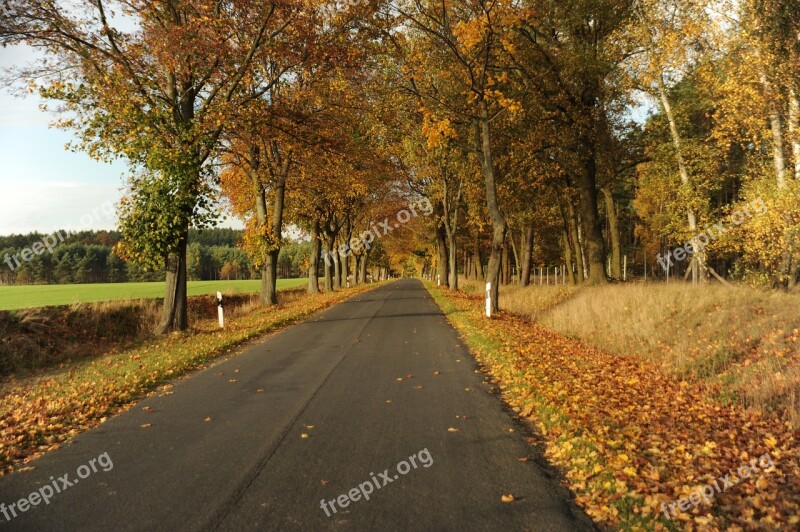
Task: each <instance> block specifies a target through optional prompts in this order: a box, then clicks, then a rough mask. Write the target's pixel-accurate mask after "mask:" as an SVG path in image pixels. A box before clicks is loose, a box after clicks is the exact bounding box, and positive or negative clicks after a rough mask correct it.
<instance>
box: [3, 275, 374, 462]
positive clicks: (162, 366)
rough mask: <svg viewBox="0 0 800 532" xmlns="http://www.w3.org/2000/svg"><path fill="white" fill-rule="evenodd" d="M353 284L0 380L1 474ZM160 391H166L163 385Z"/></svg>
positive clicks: (341, 295) (325, 303) (345, 294)
mask: <svg viewBox="0 0 800 532" xmlns="http://www.w3.org/2000/svg"><path fill="white" fill-rule="evenodd" d="M375 286H376V285H364V286H360V287H357V288H351V289H347V290H342V291H340V292H330V293H324V294H316V295H308V296H304V297H302V298H300V299H298V300H295V301H290V302H288V303H286V304H285V305H280V306H278V307H272V308H261V309H258V310H255V311H253V312H251V313H249V314H247V315H244V316H241V317H238V318H236V319H232V320H228V321H227V323H226V328H225V330H224V332H221V331H220V330H219V326H218V325H217V322H216V320H207V321H200V322H196V328H195V330H193V331H192V332H191V333H190V334H187V335H180V336H177V335H176V336H171V337H166V338H156V339H153V340H150V341H147V342H145V343H144V344H142V345H140V346H138V347H136V348H133V349H130V350H126V351H122V352H117V353H114V352H112V353H109V354H107V355H105V356H101V357H98V358H94V359H91V360H86V361H83V362H77V363H74V364H70V365H68V366H66V367H65V368H63V369H60V370H58V371H57V372H48V373H45V374H42V375H39V376H36V377H32V378H29V379H24V380H20V381H11V382H9V383H7V384H5V385H4V386H3V389H2V396H1V397H0V475H5V474H7V473H9V472H11V471H13V470H14V469H16V468H18V467H20V466H21V465H22V464H24V463H27V462H29V461H31V460H33V459H34V458H36V457H37V456H39V455H41V454H42V453H44V452H47V451H50V450H53V449H56V448H58V446H59V445H61V444H62V443H64V442H65V441H67V440H68V439H69V438H71V437H72V436H74V435H76V434H78V433H80V432H83V431H85V430H88V429H91V428H92V427H95V426H97V425H98V424H99V423H102V422H103V421H105V420H106V419H107V418H108V417H109V416H112V415H114V414H117V413H119V412H120V411H122V410H124V409H125V408H126V407H129V406H130V405H131V404H132V403H133V402H134V401H136V400H137V399H139V398H140V397H142V396H143V395H144V394H146V393H147V392H150V391H151V390H153V389H154V388H156V387H157V386H159V385H162V384H165V386H164V388H165V389H166V388H169V387H171V384H167V382H168V381H170V380H172V379H174V378H176V377H178V376H180V375H182V374H184V373H187V372H189V371H192V370H195V369H197V368H201V367H203V364H204V363H205V362H206V361H208V360H211V359H213V358H215V357H217V356H219V355H222V354H225V353H227V352H229V351H230V350H232V349H233V348H235V347H236V346H238V345H240V344H242V343H243V342H246V341H248V340H250V339H252V338H255V337H257V336H259V335H262V334H265V333H268V332H272V331H275V330H277V329H280V328H281V327H284V326H287V325H289V324H292V323H295V322H297V321H299V320H302V319H303V318H306V317H307V316H309V315H311V314H313V313H314V312H317V311H319V310H321V309H324V308H327V307H329V306H331V305H334V304H336V303H338V302H340V301H343V300H344V299H347V298H349V297H351V296H353V295H354V294H356V293H359V292H363V291H365V290H368V289H371V288H374V287H375ZM166 393H169V392H168V391H167V392H166Z"/></svg>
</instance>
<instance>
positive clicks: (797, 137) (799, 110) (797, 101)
mask: <svg viewBox="0 0 800 532" xmlns="http://www.w3.org/2000/svg"><path fill="white" fill-rule="evenodd" d="M789 137H790V141H791V143H792V157H793V158H794V178H795V179H796V180H798V181H800V94H798V92H797V91H796V90H795V89H794V88H792V89H789Z"/></svg>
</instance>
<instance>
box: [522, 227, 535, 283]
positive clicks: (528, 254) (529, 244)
mask: <svg viewBox="0 0 800 532" xmlns="http://www.w3.org/2000/svg"><path fill="white" fill-rule="evenodd" d="M533 235H534V230H533V222H529V223H528V226H527V227H526V228H525V241H524V245H523V246H522V269H521V270H520V277H519V279H520V284H521V285H522V286H528V285H529V284H530V283H531V268H532V267H533Z"/></svg>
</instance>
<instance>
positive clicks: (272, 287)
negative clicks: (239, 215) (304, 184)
mask: <svg viewBox="0 0 800 532" xmlns="http://www.w3.org/2000/svg"><path fill="white" fill-rule="evenodd" d="M290 160H291V157H290V156H286V158H285V160H284V161H283V162H282V163H281V166H280V170H279V173H278V176H277V179H276V182H275V197H274V198H273V200H274V201H273V205H272V238H273V239H274V240H275V242H274V243H273V249H272V250H270V252H269V256H268V257H267V265H266V274H267V285H266V292H265V293H262V302H263V303H267V304H268V305H277V304H278V257H280V254H281V239H282V238H283V211H284V205H285V202H286V179H287V178H288V176H289V165H290ZM263 289H264V285H263V281H262V290H263Z"/></svg>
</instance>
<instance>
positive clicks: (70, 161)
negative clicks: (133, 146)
mask: <svg viewBox="0 0 800 532" xmlns="http://www.w3.org/2000/svg"><path fill="white" fill-rule="evenodd" d="M34 57H35V56H34V54H33V53H32V52H31V51H30V50H27V49H23V48H20V47H8V48H0V68H3V69H5V68H8V67H11V66H19V65H25V64H27V63H29V62H30V61H31V60H33V59H34ZM41 103H42V102H41V100H40V99H39V97H38V95H26V96H25V97H18V96H16V95H15V94H12V91H11V90H9V89H8V88H6V87H0V168H2V171H0V199H2V205H3V206H4V208H3V209H0V235H7V234H11V233H27V232H29V231H39V232H45V233H46V232H52V231H54V230H56V229H58V228H67V227H72V228H74V229H76V230H77V229H113V228H114V226H115V223H116V218H115V216H114V215H113V214H111V215H110V216H109V215H108V213H109V212H110V210H109V208H108V206H107V204H108V203H111V204H115V203H116V202H117V201H119V198H120V197H121V195H122V192H121V186H122V176H123V174H124V173H125V172H126V170H127V166H126V165H125V164H124V163H123V162H116V163H114V164H104V163H99V162H97V161H94V160H92V159H91V158H90V157H89V156H87V155H86V154H84V153H73V152H70V151H67V150H66V149H65V145H66V144H67V143H68V142H69V141H70V140H71V139H72V135H71V134H70V133H69V132H67V131H62V130H58V129H54V128H51V127H50V126H49V124H50V122H51V121H52V119H53V115H52V114H49V113H46V112H43V111H41V110H40V109H39V105H40V104H41ZM104 205H105V208H104Z"/></svg>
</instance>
